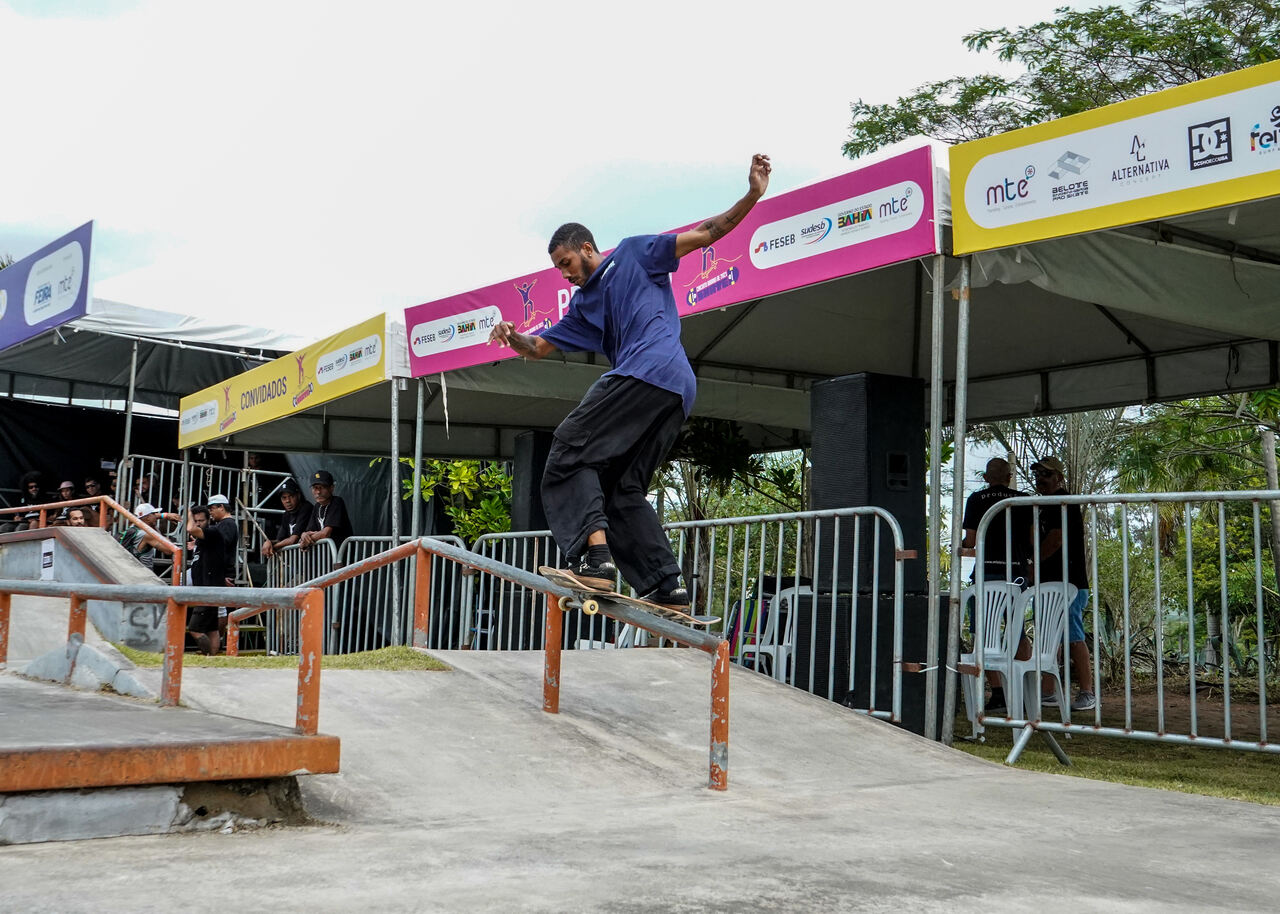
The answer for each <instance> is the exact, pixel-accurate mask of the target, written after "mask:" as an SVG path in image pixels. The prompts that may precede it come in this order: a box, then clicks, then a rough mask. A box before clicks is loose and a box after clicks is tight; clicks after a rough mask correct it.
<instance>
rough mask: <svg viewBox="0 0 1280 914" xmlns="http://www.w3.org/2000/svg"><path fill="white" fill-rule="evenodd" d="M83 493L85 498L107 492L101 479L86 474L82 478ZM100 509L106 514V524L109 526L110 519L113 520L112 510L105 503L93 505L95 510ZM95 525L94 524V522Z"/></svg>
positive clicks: (95, 496)
mask: <svg viewBox="0 0 1280 914" xmlns="http://www.w3.org/2000/svg"><path fill="white" fill-rule="evenodd" d="M84 494H85V497H86V498H97V497H98V496H99V495H106V494H107V492H106V490H105V488H104V487H103V485H102V480H100V479H99V478H98V477H97V476H86V477H85V478H84ZM99 508H100V510H101V511H102V513H105V514H106V515H107V526H108V527H110V526H111V523H112V521H114V520H115V517H114V512H113V511H112V510H111V509H110V508H109V507H107V506H106V505H102V504H101V503H100V504H99V506H95V510H98V509H99ZM95 526H96V524H95Z"/></svg>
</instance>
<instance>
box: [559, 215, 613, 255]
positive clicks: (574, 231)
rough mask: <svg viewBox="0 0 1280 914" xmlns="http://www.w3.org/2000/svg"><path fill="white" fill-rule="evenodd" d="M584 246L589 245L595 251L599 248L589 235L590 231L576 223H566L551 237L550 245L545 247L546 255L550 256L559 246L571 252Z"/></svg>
mask: <svg viewBox="0 0 1280 914" xmlns="http://www.w3.org/2000/svg"><path fill="white" fill-rule="evenodd" d="M584 244H590V245H591V246H592V247H593V248H595V249H596V251H599V250H600V246H599V245H598V244H596V239H595V238H594V237H593V236H592V234H591V229H589V228H587V227H586V226H585V225H582V224H581V223H578V222H566V223H565V224H564V225H562V226H560V227H559V228H558V229H556V230H555V234H553V235H552V236H551V243H550V244H548V245H547V253H548V254H550V253H551V252H552V251H554V250H555V249H556V248H558V247H560V246H561V245H563V246H564V247H567V248H568V249H569V250H571V251H576V250H578V248H580V247H582V246H583V245H584Z"/></svg>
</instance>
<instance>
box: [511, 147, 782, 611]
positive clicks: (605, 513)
mask: <svg viewBox="0 0 1280 914" xmlns="http://www.w3.org/2000/svg"><path fill="white" fill-rule="evenodd" d="M770 170H771V166H770V163H769V157H768V156H765V155H757V156H754V157H752V160H751V168H750V171H749V172H748V176H747V188H748V189H747V193H746V195H745V196H744V197H743V198H742V199H741V200H739V201H738V202H737V203H735V204H734V205H733V206H732V207H731V208H730V209H729V210H728V211H726V212H724V213H721V214H720V215H719V216H716V217H714V218H712V219H708V220H707V221H706V222H703V223H702V224H701V225H699V226H698V227H697V228H694V229H691V230H690V231H687V232H680V233H679V234H676V235H640V236H635V237H632V238H624V239H623V240H622V241H621V242H620V243H619V244H618V246H617V248H615V249H614V250H613V251H612V252H611V253H609V254H607V255H602V254H601V253H600V250H599V248H598V247H597V246H596V242H595V238H593V237H592V235H591V232H590V231H588V230H587V229H586V228H585V227H584V226H582V225H579V224H578V223H576V222H570V223H567V224H565V225H562V226H560V228H558V229H556V231H555V234H553V235H552V236H551V243H550V244H549V245H548V246H547V253H548V254H550V255H551V262H552V263H553V264H555V266H556V268H557V269H558V270H559V271H560V275H562V276H563V277H564V278H565V279H566V280H567V281H568V282H570V283H571V284H573V285H575V286H577V287H578V290H577V292H575V293H574V295H573V298H572V299H571V300H570V301H569V310H568V312H566V313H565V315H564V317H563V318H561V319H560V322H559V323H558V324H555V325H554V326H552V327H549V328H547V329H546V330H543V331H542V333H541V334H539V335H537V336H529V335H526V334H523V333H517V332H516V328H515V324H513V323H512V322H510V321H503V322H502V323H500V324H499V325H498V326H497V327H495V328H494V330H493V332H492V334H491V335H490V337H489V339H490V342H494V341H496V342H499V343H505V344H507V345H508V346H510V347H511V348H512V349H514V350H515V351H516V352H518V353H519V354H520V355H522V356H525V357H526V358H530V359H541V358H544V357H546V356H548V355H550V354H551V353H553V352H555V351H557V350H562V351H565V352H598V353H600V354H601V355H603V356H605V357H606V358H607V359H608V360H609V362H610V364H612V366H613V367H612V369H611V370H610V371H608V372H606V373H605V374H604V375H603V376H602V377H601V378H600V379H599V380H598V381H596V382H595V383H594V384H593V385H591V389H590V390H588V391H587V394H586V396H585V397H583V399H582V402H581V403H579V404H578V406H577V408H575V409H574V410H573V412H571V413H570V414H569V415H568V416H566V417H565V420H564V421H563V422H561V423H560V426H559V427H558V428H557V429H556V431H555V442H554V443H553V444H552V446H551V452H550V454H549V455H548V457H547V467H546V470H545V471H544V473H543V476H542V507H543V510H544V511H545V512H546V515H547V522H548V523H549V524H550V526H551V532H552V533H553V534H554V535H555V539H556V543H557V544H558V545H559V546H560V550H561V551H562V552H564V554H565V555H566V556H568V557H569V570H570V571H572V572H573V573H574V575H576V576H577V577H578V579H579V580H580V581H582V582H583V583H584V584H587V585H588V586H591V587H595V588H598V589H599V590H613V589H614V586H615V583H616V579H617V574H618V569H619V568H620V569H621V570H622V574H623V577H625V578H626V580H627V581H628V582H629V583H630V584H631V585H632V586H633V587H635V589H636V591H637V592H638V593H640V594H641V595H642V596H643V597H644V599H646V600H651V601H653V602H656V603H662V604H663V605H666V606H672V607H677V608H683V607H687V606H688V605H689V594H688V591H687V590H686V589H685V587H684V585H683V583H682V582H681V580H680V566H679V565H678V564H677V563H676V559H675V555H674V554H673V553H672V551H671V544H670V543H669V542H668V541H667V536H666V533H664V532H663V530H662V525H661V523H660V522H659V521H658V516H657V514H656V512H655V511H654V510H653V506H652V505H650V504H649V497H648V496H649V483H650V481H651V480H652V478H653V473H654V471H655V470H656V469H657V468H658V465H659V464H660V463H661V462H662V460H663V458H664V457H666V455H667V451H669V450H670V449H671V445H672V444H674V443H675V440H676V436H677V435H678V434H679V433H680V427H681V426H682V425H683V424H684V420H685V419H687V418H688V417H689V414H690V413H691V412H692V411H693V398H694V395H695V394H696V392H697V380H696V379H695V378H694V375H693V369H692V368H691V367H690V366H689V358H688V356H686V355H685V351H684V347H683V346H682V345H681V343H680V315H679V313H678V312H677V311H676V303H675V298H674V296H673V295H672V293H671V273H673V272H674V271H675V269H676V267H677V266H678V265H679V262H680V258H681V257H683V256H684V255H685V254H688V253H690V252H692V251H695V250H697V249H699V248H703V247H706V246H707V245H710V244H713V243H714V242H715V241H717V240H718V239H720V238H723V237H724V236H725V235H726V234H728V233H729V231H730V230H731V229H733V227H734V226H736V225H737V224H738V223H740V222H741V221H742V220H743V219H744V218H745V217H746V215H747V213H749V212H751V208H752V207H754V206H755V204H756V201H757V200H759V199H760V197H761V196H763V195H764V192H765V189H766V188H767V187H768V186H769V172H770ZM615 557H616V561H617V564H615V563H614V562H615Z"/></svg>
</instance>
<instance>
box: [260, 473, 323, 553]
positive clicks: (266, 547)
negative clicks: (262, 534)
mask: <svg viewBox="0 0 1280 914" xmlns="http://www.w3.org/2000/svg"><path fill="white" fill-rule="evenodd" d="M280 502H281V504H283V505H284V514H282V515H281V517H280V526H279V527H278V528H277V529H276V535H275V537H274V538H273V539H269V540H267V541H266V542H265V543H263V544H262V554H263V556H265V557H266V558H271V556H272V555H274V554H275V553H276V551H277V550H280V549H283V548H284V547H285V546H292V545H293V544H294V543H296V542H298V540H299V539H301V537H302V531H304V530H306V529H307V525H308V524H310V523H311V514H312V506H311V502H309V501H307V499H306V498H305V497H304V496H303V494H302V486H300V485H298V483H297V480H295V479H293V478H289V479H286V480H285V481H284V484H283V485H281V486H280Z"/></svg>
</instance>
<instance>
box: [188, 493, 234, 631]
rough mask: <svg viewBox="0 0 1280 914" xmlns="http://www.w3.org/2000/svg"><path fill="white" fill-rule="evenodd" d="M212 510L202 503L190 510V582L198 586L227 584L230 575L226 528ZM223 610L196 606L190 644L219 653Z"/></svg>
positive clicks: (190, 621)
mask: <svg viewBox="0 0 1280 914" xmlns="http://www.w3.org/2000/svg"><path fill="white" fill-rule="evenodd" d="M215 497H216V496H215ZM210 513H211V512H210V509H209V508H206V507H203V506H198V507H195V508H192V509H191V510H190V511H189V512H188V513H187V533H188V535H189V536H190V537H191V543H192V545H193V547H194V555H193V556H192V558H191V563H190V564H189V565H188V570H189V572H190V575H191V583H192V584H193V585H195V586H197V587H227V586H229V585H228V580H229V579H228V576H227V565H226V548H225V545H224V543H223V539H222V536H223V531H222V530H221V529H219V528H218V526H217V523H216V522H213V521H211V519H210ZM234 526H235V522H234V521H232V527H233V528H234ZM223 611H224V609H223V607H219V606H193V607H192V608H191V610H190V611H189V612H188V614H187V634H188V635H189V636H190V637H189V638H188V644H190V645H192V646H194V647H196V648H197V649H199V650H200V651H201V653H204V654H216V653H218V651H219V650H220V649H221V647H222V635H221V631H220V624H219V623H220V617H221V615H222V613H223Z"/></svg>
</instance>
